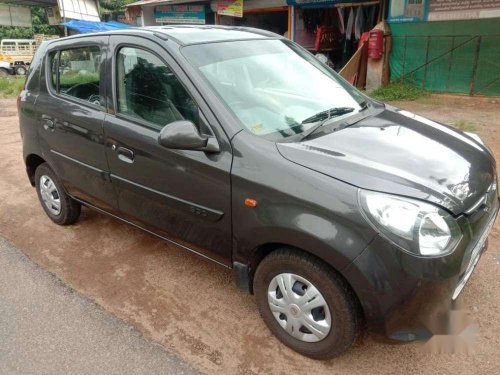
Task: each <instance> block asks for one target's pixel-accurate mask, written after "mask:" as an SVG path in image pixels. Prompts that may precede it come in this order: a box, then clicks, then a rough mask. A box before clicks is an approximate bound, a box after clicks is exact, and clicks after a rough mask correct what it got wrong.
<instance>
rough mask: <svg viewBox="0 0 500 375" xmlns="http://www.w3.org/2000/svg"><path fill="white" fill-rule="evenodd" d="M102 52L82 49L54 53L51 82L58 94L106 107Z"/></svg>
mask: <svg viewBox="0 0 500 375" xmlns="http://www.w3.org/2000/svg"><path fill="white" fill-rule="evenodd" d="M100 65H101V51H100V49H99V47H97V46H92V47H80V48H73V49H65V50H61V51H59V52H58V53H53V54H52V55H51V59H50V68H51V69H50V71H51V81H52V86H53V88H54V90H55V91H56V92H57V93H58V94H64V95H68V96H71V97H73V98H77V99H79V100H82V101H85V102H88V103H90V104H93V105H97V106H101V107H103V106H104V100H103V98H102V97H101V95H100V87H99V86H100Z"/></svg>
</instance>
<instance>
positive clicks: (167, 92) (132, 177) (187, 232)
mask: <svg viewBox="0 0 500 375" xmlns="http://www.w3.org/2000/svg"><path fill="white" fill-rule="evenodd" d="M110 51H112V53H113V58H112V64H110V65H109V67H108V70H109V72H110V76H111V77H113V81H112V82H113V85H112V87H110V88H109V90H108V91H109V92H114V98H113V107H114V113H111V110H110V113H108V115H107V116H106V120H105V123H104V131H105V134H106V138H107V148H106V152H107V156H108V162H109V166H110V170H111V180H112V182H113V186H114V187H115V188H116V191H117V195H118V203H119V207H120V210H121V212H122V214H123V215H124V216H126V217H127V218H128V219H129V220H131V221H134V222H136V223H137V224H139V225H140V226H142V227H146V228H150V230H151V231H153V232H155V233H157V234H160V235H162V236H164V237H165V238H167V239H170V240H173V241H174V242H176V243H178V244H181V245H184V246H186V247H188V248H189V249H190V250H194V251H195V252H198V253H200V254H203V255H206V256H208V257H210V258H211V259H215V260H216V261H218V262H220V263H223V264H225V265H229V264H231V206H230V204H231V196H230V192H231V189H230V168H231V162H232V152H231V146H230V143H229V140H228V139H227V137H226V135H225V134H224V132H223V131H222V128H221V127H220V124H218V122H217V120H216V119H215V117H214V116H213V114H212V113H211V111H210V109H209V108H208V107H207V105H206V104H205V103H204V100H203V98H202V97H201V96H200V94H199V93H198V92H197V90H196V89H195V88H194V86H193V85H192V84H191V83H190V81H189V79H188V78H187V77H186V75H185V74H184V73H183V71H182V70H181V69H180V67H179V66H178V65H177V64H176V63H175V61H174V60H173V59H172V58H171V57H170V55H169V54H168V53H167V52H166V51H165V50H163V47H161V46H159V45H158V44H156V43H154V42H153V41H151V40H148V39H145V38H139V37H132V36H130V37H126V38H125V37H121V36H111V38H110ZM176 120H189V121H191V122H193V123H194V124H195V125H196V126H197V127H198V129H199V131H200V132H201V133H202V134H205V135H212V136H215V137H216V138H217V140H218V143H219V146H220V152H217V153H206V152H203V151H193V150H174V149H168V148H165V147H163V146H161V145H160V144H159V143H158V137H159V134H160V131H161V129H163V127H164V126H168V124H170V123H172V122H173V121H176Z"/></svg>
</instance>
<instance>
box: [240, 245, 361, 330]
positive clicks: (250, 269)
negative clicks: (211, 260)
mask: <svg viewBox="0 0 500 375" xmlns="http://www.w3.org/2000/svg"><path fill="white" fill-rule="evenodd" d="M280 249H290V250H291V251H295V252H299V253H302V254H304V255H306V256H309V257H313V258H315V259H316V260H317V261H319V262H321V263H323V264H325V265H326V266H327V267H329V268H331V269H332V270H333V271H334V272H335V273H336V274H337V275H338V277H339V278H340V279H342V281H343V282H344V283H345V285H346V286H347V287H348V288H349V290H350V292H351V294H352V295H353V296H354V298H355V300H356V305H357V306H356V307H357V309H358V312H359V313H360V314H361V317H362V319H363V320H365V312H364V309H363V305H362V304H361V301H360V299H359V296H358V294H357V293H356V291H355V290H354V288H353V287H352V285H351V283H350V282H349V280H348V279H347V278H346V277H345V276H344V275H343V274H342V272H341V271H340V270H338V269H337V268H336V267H334V266H333V265H331V264H329V263H328V262H326V261H325V260H324V259H322V258H321V257H319V256H317V255H316V254H314V253H312V252H310V251H307V250H305V249H302V248H299V247H296V246H291V245H288V244H286V243H280V242H271V243H265V244H262V245H259V246H258V247H257V248H255V251H254V253H253V257H252V259H251V261H250V263H249V264H248V265H245V266H244V265H243V264H241V263H238V262H235V263H234V266H235V267H234V271H235V272H234V273H235V278H236V284H237V285H238V287H239V288H240V289H243V290H245V291H247V292H248V293H250V294H253V293H254V291H253V279H254V275H255V271H256V270H257V268H258V266H259V264H260V263H261V262H262V260H264V259H265V258H266V257H267V256H269V255H270V254H272V253H273V252H275V251H277V250H280Z"/></svg>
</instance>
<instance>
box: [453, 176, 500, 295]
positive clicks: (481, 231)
mask: <svg viewBox="0 0 500 375" xmlns="http://www.w3.org/2000/svg"><path fill="white" fill-rule="evenodd" d="M479 202H480V204H476V205H475V206H476V207H475V211H474V212H470V214H469V215H470V216H469V222H470V225H471V228H472V232H473V235H472V238H471V243H473V244H475V245H473V248H472V250H471V251H470V257H469V260H468V264H467V267H466V268H465V271H464V272H463V274H462V276H461V278H460V281H459V283H458V285H457V287H456V288H455V291H454V292H453V296H452V299H453V300H455V299H457V298H458V296H459V295H460V293H461V292H462V290H463V288H464V287H465V284H467V281H468V280H469V278H470V277H471V275H472V272H473V271H474V268H475V267H476V265H477V263H478V262H479V258H481V254H482V253H483V251H484V250H485V248H486V241H487V239H488V235H489V234H490V232H491V229H492V228H493V224H494V223H495V219H496V216H497V213H498V209H499V201H498V195H497V184H496V182H494V183H493V184H491V186H490V187H489V189H488V192H487V193H486V194H485V196H484V197H483V198H482V199H481V200H480V201H479Z"/></svg>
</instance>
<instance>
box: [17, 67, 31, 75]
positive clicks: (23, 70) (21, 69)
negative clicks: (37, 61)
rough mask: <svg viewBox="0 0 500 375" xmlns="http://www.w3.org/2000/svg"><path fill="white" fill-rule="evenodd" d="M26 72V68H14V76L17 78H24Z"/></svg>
mask: <svg viewBox="0 0 500 375" xmlns="http://www.w3.org/2000/svg"><path fill="white" fill-rule="evenodd" d="M27 71H28V69H26V67H25V66H23V65H20V66H18V67H17V68H16V74H17V75H18V76H25V75H26V72H27Z"/></svg>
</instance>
